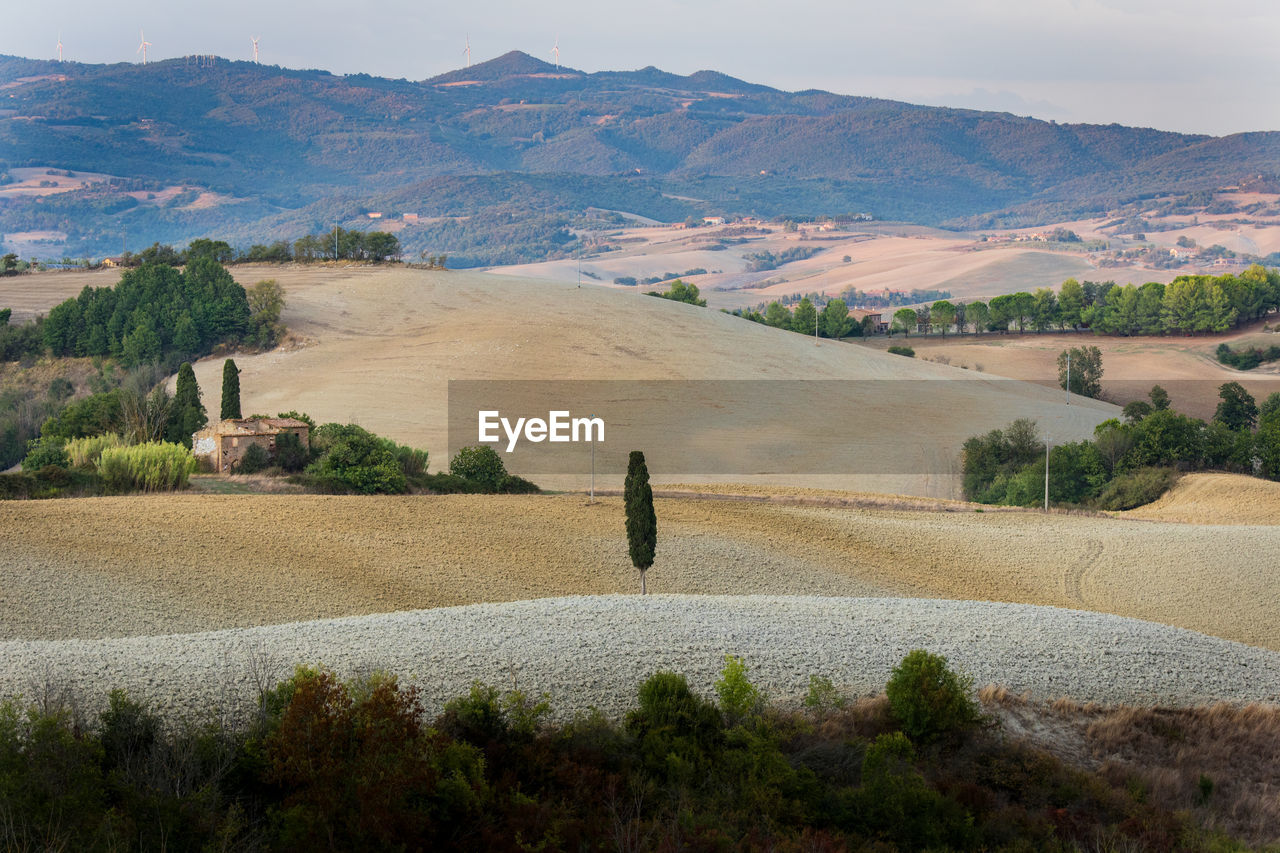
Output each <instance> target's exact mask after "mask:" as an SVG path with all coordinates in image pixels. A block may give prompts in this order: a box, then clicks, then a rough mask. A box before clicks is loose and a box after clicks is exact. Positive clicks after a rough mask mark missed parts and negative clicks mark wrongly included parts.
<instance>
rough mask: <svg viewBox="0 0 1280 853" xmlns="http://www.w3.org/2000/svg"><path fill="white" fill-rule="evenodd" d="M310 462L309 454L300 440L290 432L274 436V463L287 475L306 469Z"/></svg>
mask: <svg viewBox="0 0 1280 853" xmlns="http://www.w3.org/2000/svg"><path fill="white" fill-rule="evenodd" d="M310 461H311V452H310V451H309V450H307V448H306V447H304V446H303V444H302V439H300V438H298V436H297V435H295V434H294V433H291V432H282V433H280V434H279V435H278V436H276V458H275V463H276V464H277V465H279V466H280V467H281V469H283V470H285V471H288V472H289V473H296V472H298V471H301V470H302V469H303V468H306V467H307V463H308V462H310Z"/></svg>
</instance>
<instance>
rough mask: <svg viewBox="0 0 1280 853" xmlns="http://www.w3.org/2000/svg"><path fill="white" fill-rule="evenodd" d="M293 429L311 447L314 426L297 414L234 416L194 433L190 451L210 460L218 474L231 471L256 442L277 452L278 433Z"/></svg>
mask: <svg viewBox="0 0 1280 853" xmlns="http://www.w3.org/2000/svg"><path fill="white" fill-rule="evenodd" d="M286 432H291V433H293V434H294V435H296V436H297V437H298V439H299V440H300V441H301V442H302V446H303V447H309V446H310V444H309V440H310V433H311V428H310V427H309V426H307V423H306V421H299V420H295V419H294V418H231V419H228V420H224V421H218V422H217V423H216V424H213V425H212V426H207V427H205V428H204V429H202V430H200V431H199V432H196V433H192V435H191V453H192V455H193V456H195V457H196V459H204V460H208V463H209V466H210V467H211V468H212V469H213V470H214V471H216V472H217V473H219V474H229V473H232V472H234V471H235V469H236V468H237V467H239V465H240V460H241V459H243V458H244V454H245V452H246V451H248V449H249V448H250V447H252V446H253V445H255V444H256V445H258V446H260V447H261V448H262V449H263V450H266V451H267V452H268V453H270V454H272V455H274V454H275V450H276V437H277V436H279V435H281V434H282V433H286Z"/></svg>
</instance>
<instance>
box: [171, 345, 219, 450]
mask: <svg viewBox="0 0 1280 853" xmlns="http://www.w3.org/2000/svg"><path fill="white" fill-rule="evenodd" d="M208 422H209V416H208V415H207V414H206V413H205V410H204V406H203V405H201V403H200V386H199V385H198V384H197V383H196V374H195V372H194V371H193V370H192V369H191V362H189V361H184V362H183V363H182V366H181V367H179V368H178V387H177V388H176V389H175V390H174V394H173V407H172V408H171V409H170V410H169V426H168V428H167V429H166V430H165V440H166V441H170V442H173V443H174V444H181V445H183V446H184V447H186V448H187V449H190V448H191V434H192V433H193V432H195V431H196V430H198V429H203V428H204V426H205V425H206V424H207V423H208Z"/></svg>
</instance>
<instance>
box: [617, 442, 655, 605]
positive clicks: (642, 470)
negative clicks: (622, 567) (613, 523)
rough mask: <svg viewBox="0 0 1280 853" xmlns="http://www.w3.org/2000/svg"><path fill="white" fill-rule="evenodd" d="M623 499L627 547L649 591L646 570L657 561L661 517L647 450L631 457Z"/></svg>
mask: <svg viewBox="0 0 1280 853" xmlns="http://www.w3.org/2000/svg"><path fill="white" fill-rule="evenodd" d="M623 502H624V503H625V505H626V512H627V551H628V552H629V553H630V555H631V564H632V565H633V566H635V567H636V568H637V569H639V570H640V594H641V595H646V594H647V593H648V589H647V588H646V586H645V577H644V574H645V572H646V571H648V570H649V567H650V566H652V565H653V554H654V550H655V548H656V547H657V544H658V517H657V515H656V514H655V513H654V511H653V488H652V487H651V486H650V485H649V469H648V467H646V466H645V463H644V453H642V452H641V451H639V450H633V451H631V456H630V457H629V458H628V460H627V479H626V481H625V483H624V484H623Z"/></svg>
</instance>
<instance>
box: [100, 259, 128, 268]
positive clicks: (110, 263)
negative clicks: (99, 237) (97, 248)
mask: <svg viewBox="0 0 1280 853" xmlns="http://www.w3.org/2000/svg"><path fill="white" fill-rule="evenodd" d="M122 263H124V258H103V259H102V265H103V266H104V267H118V266H120V265H121V264H122Z"/></svg>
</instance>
